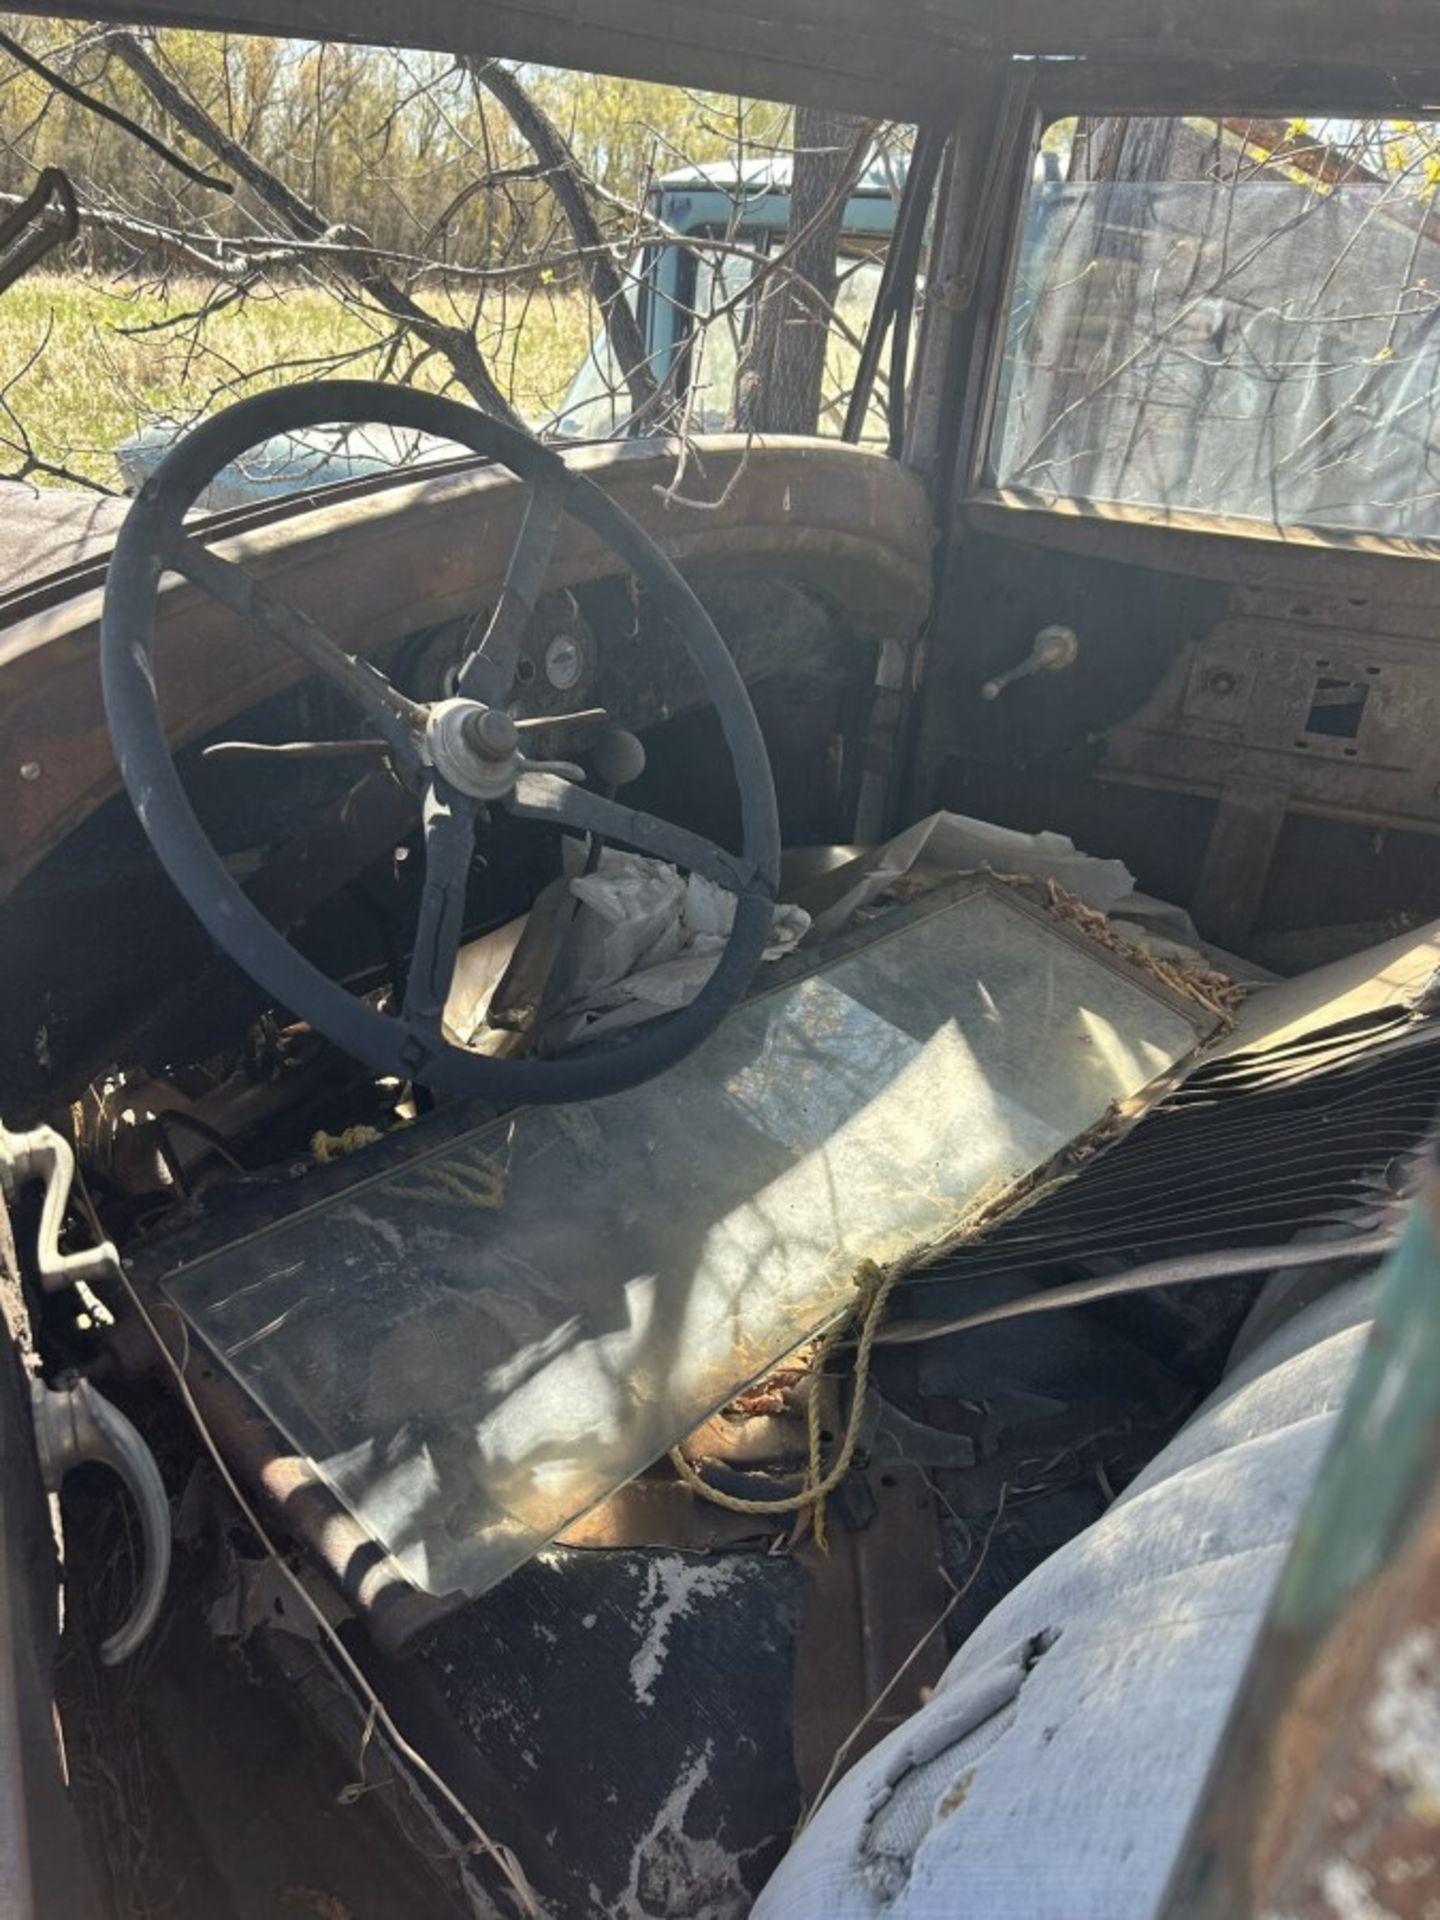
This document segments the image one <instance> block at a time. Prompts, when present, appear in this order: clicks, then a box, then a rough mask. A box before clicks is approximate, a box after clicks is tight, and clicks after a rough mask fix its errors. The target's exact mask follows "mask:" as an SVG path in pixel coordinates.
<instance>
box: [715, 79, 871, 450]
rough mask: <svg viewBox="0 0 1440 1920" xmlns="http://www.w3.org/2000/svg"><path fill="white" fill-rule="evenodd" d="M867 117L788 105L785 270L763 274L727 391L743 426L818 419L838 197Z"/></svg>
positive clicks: (852, 168)
mask: <svg viewBox="0 0 1440 1920" xmlns="http://www.w3.org/2000/svg"><path fill="white" fill-rule="evenodd" d="M866 125H867V123H866V122H865V121H863V120H859V119H856V118H855V116H854V115H852V114H848V113H831V112H829V111H827V110H825V109H823V108H820V107H797V108H796V109H795V134H794V141H795V146H794V153H795V162H794V173H793V176H792V179H791V189H790V234H791V236H792V243H794V244H793V251H788V250H787V253H786V256H785V270H782V271H776V272H774V273H772V274H771V275H770V276H769V277H768V279H767V280H766V281H765V284H764V286H763V288H762V290H761V293H760V298H759V304H758V307H757V310H756V312H755V313H754V315H753V316H752V322H751V334H750V343H749V346H748V348H747V349H746V353H745V357H744V361H743V364H742V366H741V369H740V376H739V379H738V381H737V383H736V393H735V425H736V426H737V427H738V428H740V429H741V430H742V431H745V432H755V433H813V432H814V431H815V429H816V426H817V425H818V423H819V419H820V402H821V398H822V389H823V385H824V378H825V348H826V343H827V340H828V337H829V329H830V309H831V307H832V306H833V305H834V301H835V294H836V290H837V288H838V286H839V272H838V264H837V254H838V252H839V246H840V235H841V232H842V231H843V228H844V225H845V203H846V201H847V200H848V199H849V197H850V192H851V189H852V187H853V186H854V184H855V178H856V175H857V174H858V172H859V170H860V164H861V161H862V159H863V157H864V151H865V148H864V139H863V136H864V134H865V131H866ZM792 243H787V247H788V245H790V244H792Z"/></svg>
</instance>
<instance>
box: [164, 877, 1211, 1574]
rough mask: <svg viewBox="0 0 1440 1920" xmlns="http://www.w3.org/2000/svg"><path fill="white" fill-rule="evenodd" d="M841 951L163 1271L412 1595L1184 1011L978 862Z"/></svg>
mask: <svg viewBox="0 0 1440 1920" xmlns="http://www.w3.org/2000/svg"><path fill="white" fill-rule="evenodd" d="M842 942H843V944H842V947H841V949H840V951H839V952H838V954H836V953H835V952H834V951H833V950H832V951H831V957H830V958H829V959H828V961H827V962H826V963H824V964H823V965H820V966H818V967H817V966H816V964H815V962H814V960H813V958H809V957H806V959H805V965H806V967H807V968H808V970H807V971H805V972H804V973H803V974H802V975H801V976H800V977H798V978H797V977H793V976H792V977H789V978H788V979H787V980H786V982H785V984H782V985H780V986H777V987H775V988H774V989H773V990H771V991H769V992H767V993H762V994H761V995H760V996H759V997H757V998H756V999H754V1000H752V1001H750V1002H748V1003H747V1004H746V1005H744V1006H742V1007H741V1008H739V1009H738V1010H737V1011H736V1012H735V1013H733V1014H732V1015H731V1016H730V1017H729V1019H728V1020H727V1021H726V1023H725V1025H724V1026H723V1027H722V1028H721V1030H720V1032H719V1033H718V1034H717V1035H716V1036H715V1037H714V1038H713V1039H712V1040H711V1041H710V1042H709V1043H708V1044H707V1045H706V1046H705V1047H703V1048H701V1049H700V1051H699V1052H697V1053H696V1054H694V1055H692V1056H691V1058H690V1059H689V1060H687V1061H684V1062H682V1063H681V1065H680V1066H679V1067H677V1068H675V1069H674V1070H673V1071H672V1072H670V1073H668V1074H666V1075H665V1076H663V1077H662V1078H661V1079H659V1080H655V1081H652V1082H650V1083H649V1084H648V1085H646V1086H642V1087H638V1088H635V1089H633V1090H632V1091H630V1092H628V1093H625V1094H622V1095H619V1096H617V1097H615V1098H613V1099H610V1100H605V1101H601V1102H597V1103H593V1104H586V1105H578V1106H569V1107H563V1108H561V1107H556V1108H546V1109H538V1110H529V1111H522V1112H520V1113H517V1114H514V1115H511V1116H509V1117H507V1118H505V1119H503V1120H501V1121H497V1122H495V1123H493V1124H491V1125H489V1126H485V1127H480V1128H478V1129H476V1130H474V1131H472V1132H469V1133H467V1134H464V1135H462V1136H461V1137H460V1138H458V1139H451V1140H450V1141H449V1142H448V1143H447V1144H445V1145H443V1146H441V1147H439V1148H437V1149H435V1150H434V1151H432V1152H430V1153H428V1154H426V1153H423V1152H419V1153H417V1156H416V1157H415V1158H414V1159H413V1160H411V1161H410V1162H408V1163H407V1164H406V1165H405V1166H404V1167H403V1168H402V1169H401V1170H400V1171H398V1172H392V1171H388V1170H387V1171H386V1172H384V1173H382V1174H379V1175H377V1176H376V1177H375V1178H373V1179H371V1180H368V1181H366V1180H363V1178H362V1179H360V1180H358V1181H357V1183H356V1184H355V1185H353V1186H351V1187H349V1188H348V1189H347V1190H346V1191H345V1192H344V1193H343V1194H341V1195H339V1196H335V1197H331V1198H329V1199H327V1200H325V1201H323V1202H321V1203H320V1204H319V1205H316V1206H312V1207H310V1208H308V1209H304V1210H302V1211H298V1212H296V1213H295V1214H293V1215H292V1216H290V1217H289V1218H286V1219H282V1220H280V1221H279V1222H277V1223H276V1224H274V1225H272V1226H270V1227H269V1228H267V1229H266V1230H265V1231H263V1232H261V1233H259V1234H257V1235H255V1236H253V1237H251V1238H249V1239H243V1240H239V1241H238V1242H236V1243H233V1244H232V1245H230V1246H228V1247H227V1248H225V1249H224V1250H223V1251H220V1252H218V1253H214V1254H211V1255H209V1256H207V1257H204V1258H201V1259H199V1260H197V1261H195V1262H194V1263H193V1264H191V1265H189V1266H182V1267H180V1268H179V1270H178V1271H176V1272H174V1273H172V1274H171V1275H170V1276H169V1277H168V1279H167V1281H166V1291H167V1292H168V1293H169V1295H170V1297H171V1299H173V1300H174V1301H175V1303H176V1304H177V1305H178V1306H179V1307H180V1309H181V1311H182V1312H183V1313H184V1314H185V1316H186V1318H187V1320H188V1321H189V1323H190V1326H191V1328H192V1329H193V1332H194V1334H195V1336H196V1337H197V1338H198V1339H200V1340H203V1341H204V1342H205V1343H206V1344H207V1345H208V1347H209V1348H210V1349H211V1350H212V1351H213V1352H214V1353H215V1355H216V1356H217V1358H218V1359H219V1361H220V1362H221V1363H223V1367H224V1368H225V1369H226V1370H228V1372H229V1373H230V1374H231V1375H233V1376H234V1377H235V1378H236V1379H237V1380H238V1381H239V1382H240V1384H241V1386H242V1387H243V1388H244V1389H245V1390H246V1392H247V1393H248V1394H249V1395H250V1396H252V1397H253V1399H254V1400H255V1402H256V1403H257V1404H258V1406H259V1407H260V1408H261V1409H262V1410H263V1411H264V1412H265V1414H266V1415H267V1416H268V1418H269V1419H270V1420H272V1421H273V1422H274V1423H275V1425H276V1426H278V1427H279V1428H280V1429H281V1431H282V1432H283V1433H285V1434H286V1435H287V1436H288V1437H289V1439H290V1441H291V1442H292V1445H293V1448H294V1451H295V1453H296V1454H297V1455H299V1456H301V1457H302V1459H303V1460H304V1461H305V1463H306V1466H307V1470H308V1469H309V1468H310V1467H313V1470H314V1471H315V1472H316V1473H317V1474H318V1475H319V1477H320V1478H321V1479H323V1480H324V1481H325V1482H327V1483H328V1485H329V1486H330V1487H331V1489H332V1490H333V1492H334V1493H335V1494H336V1495H337V1496H338V1498H339V1499H340V1500H341V1502H342V1503H343V1504H344V1505H345V1506H346V1507H348V1508H349V1510H350V1512H351V1513H352V1514H353V1515H354V1516H355V1517H356V1519H357V1521H358V1522H359V1523H360V1524H361V1525H362V1527H364V1528H365V1529H366V1530H367V1531H368V1532H369V1534H370V1535H371V1536H372V1537H373V1538H374V1540H375V1541H376V1542H377V1544H378V1545H379V1547H380V1548H381V1549H382V1550H383V1551H384V1552H385V1553H386V1554H387V1555H388V1556H389V1559H390V1561H391V1563H392V1564H393V1565H394V1566H396V1567H398V1568H399V1569H400V1570H401V1571H402V1572H403V1574H404V1575H405V1577H406V1578H408V1579H409V1580H410V1581H411V1582H412V1583H413V1584H414V1585H415V1586H417V1587H419V1588H422V1589H424V1590H426V1591H428V1592H430V1593H433V1594H437V1595H445V1594H448V1593H451V1592H453V1591H457V1590H460V1591H465V1592H470V1593H478V1592H482V1591H484V1590H485V1589H486V1588H488V1587H489V1586H491V1585H493V1584H494V1583H495V1582H496V1581H497V1580H499V1579H501V1578H503V1577H504V1576H505V1575H506V1574H507V1573H508V1572H510V1571H511V1570H512V1569H513V1568H514V1567H515V1566H517V1565H519V1564H520V1563H521V1562H522V1561H524V1560H525V1559H527V1558H528V1557H530V1555H532V1554H533V1553H534V1552H536V1551H537V1550H538V1549H539V1548H540V1547H541V1546H543V1545H544V1544H545V1543H546V1542H547V1541H548V1540H550V1539H552V1538H553V1537H554V1536H555V1535H556V1534H557V1533H558V1532H560V1531H561V1529H563V1528H564V1527H565V1526H566V1525H567V1524H568V1523H570V1522H572V1521H573V1520H574V1519H575V1518H576V1516H578V1515H580V1514H583V1513H585V1512H586V1511H587V1510H588V1509H590V1508H591V1507H593V1506H594V1505H595V1504H596V1503H597V1502H598V1501H600V1500H602V1499H604V1498H605V1496H606V1495H607V1494H609V1493H610V1492H612V1491H613V1489H614V1488H616V1487H617V1486H619V1485H621V1484H623V1483H624V1482H625V1481H627V1480H629V1479H630V1478H632V1477H633V1475H635V1474H636V1473H637V1472H639V1471H640V1470H641V1469H643V1468H644V1467H645V1466H647V1465H648V1464H649V1463H650V1462H651V1461H653V1460H655V1459H657V1458H658V1457H659V1456H660V1455H661V1454H662V1453H663V1452H664V1451H665V1449H666V1447H667V1446H669V1445H670V1444H672V1443H673V1442H675V1441H677V1440H679V1439H680V1438H682V1437H683V1436H684V1435H685V1434H687V1433H689V1432H691V1431H692V1430H693V1429H694V1428H695V1427H696V1426H697V1425H698V1424H699V1423H700V1422H701V1421H702V1420H703V1419H705V1418H706V1417H707V1415H709V1414H710V1413H711V1412H713V1411H714V1410H715V1409H716V1408H717V1407H719V1406H721V1405H723V1404H725V1403H726V1402H727V1401H729V1400H730V1399H731V1398H732V1397H733V1396H734V1395H735V1394H736V1393H737V1392H738V1391H739V1390H740V1389H741V1388H742V1387H744V1386H745V1385H747V1384H748V1383H749V1382H750V1381H752V1380H754V1379H757V1378H760V1377H762V1376H763V1375H764V1374H766V1373H767V1372H768V1371H769V1370H770V1368H771V1367H772V1366H773V1365H774V1364H775V1362H776V1361H778V1360H779V1359H780V1358H781V1357H783V1356H784V1355H785V1354H787V1353H789V1352H791V1351H792V1350H793V1349H794V1348H795V1347H797V1346H798V1345H800V1344H801V1343H802V1342H803V1341H804V1340H806V1339H807V1338H808V1337H810V1336H811V1335H812V1334H814V1333H815V1332H816V1331H817V1330H818V1329H819V1328H820V1327H822V1326H824V1325H825V1324H827V1323H828V1322H830V1321H832V1320H834V1319H835V1318H836V1317H837V1316H838V1315H839V1314H841V1313H843V1312H844V1311H846V1309H847V1308H848V1307H849V1305H850V1304H851V1303H852V1301H853V1299H854V1282H855V1278H856V1275H857V1273H858V1271H859V1270H860V1268H861V1266H862V1263H864V1262H865V1261H868V1260H874V1261H877V1262H881V1263H884V1262H886V1261H889V1260H892V1259H895V1258H897V1257H899V1256H901V1255H904V1254H907V1253H909V1252H910V1251H911V1250H912V1249H915V1248H918V1247H920V1246H924V1245H927V1244H931V1243H934V1242H936V1241H938V1240H940V1239H942V1238H943V1237H945V1236H946V1235H947V1234H949V1233H951V1232H953V1231H954V1230H955V1229H956V1228H957V1227H958V1226H959V1225H960V1224H961V1223H962V1222H963V1220H964V1219H965V1218H966V1216H967V1214H968V1212H969V1211H970V1210H971V1209H972V1208H973V1207H974V1206H975V1205H976V1204H977V1203H991V1202H994V1201H997V1200H999V1199H1000V1198H1001V1197H1002V1196H1004V1195H1005V1194H1006V1193H1007V1192H1009V1191H1011V1190H1012V1189H1013V1188H1014V1187H1015V1185H1016V1184H1017V1183H1018V1182H1020V1181H1021V1180H1023V1179H1024V1178H1025V1177H1027V1176H1028V1175H1029V1174H1031V1173H1032V1172H1033V1171H1034V1170H1035V1169H1036V1168H1037V1167H1039V1166H1041V1165H1043V1164H1046V1163H1048V1162H1049V1161H1050V1160H1051V1159H1052V1158H1053V1157H1054V1156H1055V1155H1056V1154H1057V1153H1058V1152H1059V1151H1060V1150H1061V1149H1063V1148H1065V1147H1067V1146H1068V1145H1069V1144H1070V1143H1071V1142H1072V1141H1073V1140H1074V1138H1075V1137H1076V1136H1077V1135H1079V1134H1082V1133H1084V1132H1086V1131H1087V1130H1088V1129H1089V1128H1090V1127H1092V1126H1094V1125H1095V1124H1096V1123H1097V1122H1099V1121H1100V1120H1101V1119H1102V1118H1103V1117H1104V1115H1105V1114H1106V1113H1107V1112H1108V1111H1109V1110H1110V1108H1111V1106H1112V1104H1113V1103H1114V1102H1116V1101H1118V1100H1123V1099H1125V1098H1126V1097H1128V1096H1130V1095H1132V1094H1135V1093H1137V1092H1138V1091H1139V1090H1140V1089H1142V1088H1143V1087H1145V1086H1146V1085H1147V1084H1148V1083H1150V1082H1151V1081H1152V1080H1153V1079H1155V1078H1156V1077H1157V1075H1160V1074H1162V1073H1163V1072H1165V1071H1166V1070H1167V1069H1168V1068H1169V1067H1170V1066H1171V1065H1173V1063H1174V1062H1175V1061H1177V1060H1178V1059H1180V1058H1181V1057H1182V1056H1184V1055H1185V1054H1186V1053H1188V1052H1189V1051H1190V1049H1191V1048H1192V1047H1193V1046H1194V1044H1195V1043H1196V1041H1197V1040H1198V1039H1199V1038H1201V1037H1202V1035H1203V1034H1204V1032H1205V1031H1206V1030H1207V1027H1208V1024H1209V1022H1208V1019H1207V1018H1206V1016H1204V1015H1202V1014H1201V1012H1200V1010H1199V1009H1198V1008H1196V1007H1195V1006H1194V1005H1193V1004H1190V1003H1187V1002H1182V1001H1180V1000H1179V999H1176V998H1172V997H1170V996H1169V995H1167V994H1165V993H1163V992H1162V991H1159V990H1157V989H1156V988H1155V987H1154V986H1153V985H1152V984H1148V983H1147V978H1146V976H1145V975H1144V974H1142V973H1141V972H1139V970H1131V969H1130V968H1128V967H1127V966H1126V965H1125V964H1124V963H1123V962H1119V961H1117V960H1115V959H1114V957H1113V956H1111V955H1109V954H1108V953H1107V952H1106V951H1105V950H1103V949H1101V948H1099V947H1096V946H1093V945H1091V944H1090V943H1088V942H1084V941H1081V940H1080V939H1078V938H1076V937H1075V936H1073V935H1072V934H1071V933H1069V932H1068V931H1067V930H1066V929H1065V928H1064V927H1063V925H1062V924H1061V923H1059V922H1057V921H1055V920H1054V919H1053V918H1049V917H1047V916H1044V915H1042V914H1039V913H1038V912H1036V911H1035V910H1033V909H1030V908H1028V907H1027V906H1026V905H1025V904H1024V903H1023V902H1021V901H1018V900H1017V899H1016V898H1015V896H1014V894H1013V892H1012V891H1011V890H1009V889H1006V888H1003V887H1000V886H998V885H996V884H994V883H991V882H987V881H984V880H980V879H970V880H962V881H959V882H955V883H951V884H950V885H947V886H945V887H943V888H941V889H940V890H938V891H937V892H935V893H933V894H931V895H929V896H927V897H925V898H923V899H921V900H918V901H915V902H913V903H912V904H911V905H909V906H905V907H900V908H896V909H893V910H892V911H891V912H890V913H888V914H885V915H883V916H882V917H881V918H880V919H878V920H876V921H874V922H871V923H870V924H868V925H866V926H864V927H862V928H859V929H857V930H856V931H855V932H854V933H853V934H852V935H850V936H843V937H842ZM299 1198H302V1197H301V1196H297V1199H299Z"/></svg>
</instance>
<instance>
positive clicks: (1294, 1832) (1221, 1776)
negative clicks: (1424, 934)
mask: <svg viewBox="0 0 1440 1920" xmlns="http://www.w3.org/2000/svg"><path fill="white" fill-rule="evenodd" d="M1437 1289H1440V1187H1437V1184H1436V1173H1435V1170H1434V1168H1433V1167H1432V1170H1431V1173H1430V1178H1429V1184H1428V1187H1427V1189H1426V1191H1425V1192H1424V1194H1423V1195H1422V1198H1421V1200H1420V1202H1419V1203H1418V1204H1417V1206H1416V1209H1415V1213H1414V1215H1413V1217H1412V1220H1411V1223H1410V1228H1409V1231H1408V1234H1407V1236H1406V1239H1405V1241H1404V1243H1403V1245H1402V1246H1401V1247H1400V1249H1399V1250H1398V1252H1397V1253H1396V1254H1394V1255H1393V1256H1392V1258H1391V1260H1390V1263H1389V1266H1388V1268H1387V1277H1386V1284H1385V1288H1384V1292H1383V1294H1382V1296H1381V1301H1380V1308H1379V1312H1378V1314H1377V1316H1376V1320H1375V1326H1374V1329H1373V1331H1372V1334H1371V1337H1370V1342H1369V1345H1368V1347H1367V1350H1366V1353H1365V1355H1364V1358H1363V1359H1362V1361H1361V1365H1360V1370H1359V1372H1358V1374H1357V1376H1356V1379H1355V1382H1354V1384H1353V1386H1352V1388H1351V1392H1350V1397H1349V1399H1348V1401H1347V1402H1346V1406H1345V1410H1344V1413H1343V1415H1342V1417H1341V1420H1340V1423H1339V1426H1338V1429H1337V1431H1336V1434H1335V1438H1334V1441H1333V1443H1332V1446H1331V1450H1330V1453H1329V1455H1328V1456H1327V1458H1326V1461H1325V1464H1324V1466H1323V1467H1322V1469H1321V1473H1320V1478H1319V1480H1318V1481H1317V1483H1316V1486H1315V1489H1314V1491H1313V1493H1312V1495H1311V1497H1310V1501H1309V1503H1308V1505H1307V1507H1306V1509H1305V1512H1304V1514H1303V1515H1302V1517H1301V1522H1300V1529H1299V1532H1298V1534H1297V1536H1296V1540H1295V1544H1294V1547H1293V1548H1292V1550H1291V1554H1290V1558H1289V1561H1288V1562H1287V1564H1286V1568H1285V1571H1284V1573H1283V1574H1282V1576H1281V1579H1280V1584H1279V1587H1278V1589H1277V1591H1276V1595H1275V1599H1274V1601H1273V1603H1272V1606H1271V1611H1270V1616H1269V1619H1268V1621H1267V1622H1266V1626H1265V1630H1264V1632H1263V1634H1262V1636H1261V1639H1260V1643H1259V1645H1258V1646H1257V1647H1256V1649H1255V1653H1254V1656H1253V1658H1252V1661H1251V1665H1250V1671H1249V1674H1248V1676H1247V1678H1246V1681H1245V1683H1244V1684H1243V1686H1242V1688H1241V1690H1240V1694H1239V1696H1238V1700H1237V1704H1236V1708H1235V1711H1234V1714H1233V1716H1232V1719H1231V1723H1230V1727H1229V1729H1228V1731H1227V1733H1226V1737H1225V1740H1224V1742H1223V1743H1222V1746H1221V1749H1220V1752H1219V1754H1218V1755H1217V1757H1216V1762H1215V1766H1214V1769H1213V1772H1212V1774H1211V1779H1210V1783H1209V1786H1208V1789H1207V1793H1206V1799H1205V1802H1204V1804H1203V1805H1202V1808H1201V1812H1200V1815H1199V1817H1198V1819H1197V1821H1196V1825H1195V1827H1194V1830H1193V1831H1192V1834H1191V1836H1190V1840H1189V1843H1188V1845H1187V1848H1186V1851H1185V1854H1184V1855H1183V1856H1182V1859H1181V1862H1180V1865H1179V1867H1178V1869H1177V1872H1176V1876H1175V1879H1174V1881H1173V1883H1172V1886H1171V1889H1170V1892H1169V1895H1168V1898H1167V1901H1166V1904H1165V1907H1164V1914H1163V1920H1270V1916H1279V1915H1282V1914H1283V1915H1284V1916H1285V1920H1335V1916H1347V1915H1349V1916H1354V1917H1355V1920H1362V1917H1363V1920H1430V1917H1431V1916H1432V1915H1434V1914H1435V1913H1436V1912H1437V1911H1440V1312H1437Z"/></svg>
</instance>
